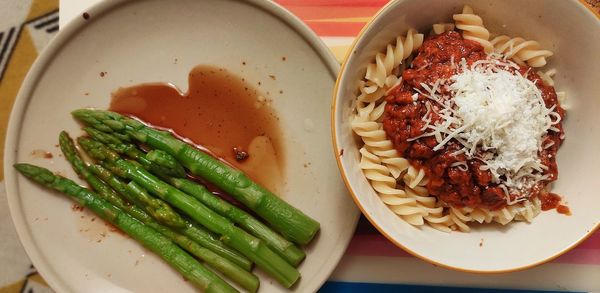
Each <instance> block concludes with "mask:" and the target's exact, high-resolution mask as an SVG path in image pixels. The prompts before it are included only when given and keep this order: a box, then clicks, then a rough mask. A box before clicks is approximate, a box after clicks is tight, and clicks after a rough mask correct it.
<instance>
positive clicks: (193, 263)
mask: <svg viewBox="0 0 600 293" xmlns="http://www.w3.org/2000/svg"><path fill="white" fill-rule="evenodd" d="M14 167H15V169H17V171H19V172H20V173H21V174H23V175H24V176H26V177H27V178H29V179H31V180H33V181H35V182H37V183H39V184H41V185H43V186H46V187H48V188H51V189H54V190H56V191H59V192H62V193H64V194H66V195H68V196H70V197H71V198H73V199H74V200H75V201H76V202H78V203H79V204H81V205H82V206H85V207H87V208H89V209H90V210H92V211H93V212H94V213H95V214H97V215H98V216H99V217H101V218H102V219H104V220H106V221H108V222H109V223H111V224H113V225H115V226H116V227H118V228H119V229H121V230H122V231H123V232H125V233H126V234H128V235H129V236H131V237H132V238H133V239H135V240H137V241H139V242H140V243H141V244H142V245H144V246H145V247H146V248H148V249H149V250H150V251H152V252H154V253H156V254H157V255H158V256H160V257H161V258H162V259H163V260H165V261H166V262H167V263H169V264H170V265H171V266H172V267H173V268H174V269H176V270H177V271H178V272H180V273H181V274H182V275H183V276H184V277H185V278H186V279H188V280H189V281H190V282H192V283H193V284H194V285H196V286H198V287H199V288H200V289H201V290H203V291H204V292H237V290H236V289H234V288H233V287H231V285H229V284H227V283H226V282H225V281H224V280H223V279H221V278H220V277H219V276H218V275H216V274H215V273H213V272H212V271H210V270H209V269H207V268H206V267H205V266H203V265H202V264H201V263H199V262H198V261H197V260H196V259H194V258H193V257H192V256H190V255H189V254H187V253H186V252H185V251H184V250H182V249H181V248H180V247H179V246H177V245H176V244H174V243H173V242H171V240H169V239H168V238H167V237H165V236H163V235H162V234H160V233H159V232H157V231H155V230H154V229H152V228H150V227H149V226H146V225H144V224H143V223H141V222H140V221H138V220H136V219H135V218H133V217H132V216H130V215H129V214H127V213H125V212H123V211H121V210H120V209H118V208H116V207H114V206H113V205H111V204H109V203H108V202H106V201H105V200H103V199H101V198H100V197H99V196H98V195H97V194H96V193H94V192H92V191H89V190H87V189H85V188H84V187H81V186H79V185H77V184H76V183H75V182H73V181H71V180H69V179H66V178H64V177H61V176H57V175H54V174H52V172H50V171H49V170H47V169H44V168H41V167H37V166H33V165H29V164H15V165H14Z"/></svg>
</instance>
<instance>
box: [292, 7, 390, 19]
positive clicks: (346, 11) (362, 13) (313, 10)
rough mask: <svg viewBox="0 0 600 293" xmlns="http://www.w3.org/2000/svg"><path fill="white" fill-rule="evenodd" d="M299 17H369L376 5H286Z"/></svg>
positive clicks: (376, 8)
mask: <svg viewBox="0 0 600 293" xmlns="http://www.w3.org/2000/svg"><path fill="white" fill-rule="evenodd" d="M285 8H287V9H289V10H290V11H291V12H292V13H294V14H295V15H296V16H298V17H299V18H300V19H302V20H304V21H307V20H321V19H335V18H348V17H371V16H373V15H375V12H377V11H378V10H379V8H378V7H323V6H286V7H285Z"/></svg>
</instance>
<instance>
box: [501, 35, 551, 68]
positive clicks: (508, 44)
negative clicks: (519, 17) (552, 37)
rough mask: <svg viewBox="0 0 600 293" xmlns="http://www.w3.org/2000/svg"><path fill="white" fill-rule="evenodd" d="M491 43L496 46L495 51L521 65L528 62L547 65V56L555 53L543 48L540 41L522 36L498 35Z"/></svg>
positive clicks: (530, 64) (534, 64)
mask: <svg viewBox="0 0 600 293" xmlns="http://www.w3.org/2000/svg"><path fill="white" fill-rule="evenodd" d="M491 44H492V46H494V52H496V53H500V54H503V55H504V56H506V57H507V58H510V59H513V60H514V61H515V62H517V63H518V64H520V65H523V64H527V65H529V66H531V67H542V66H544V65H546V63H547V61H546V58H548V57H550V56H552V55H553V53H552V51H550V50H544V49H542V46H541V45H540V44H539V43H538V42H536V41H533V40H529V41H527V40H525V39H523V38H521V37H516V38H510V37H508V36H498V37H495V38H494V39H493V40H492V41H491Z"/></svg>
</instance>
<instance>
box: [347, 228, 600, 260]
mask: <svg viewBox="0 0 600 293" xmlns="http://www.w3.org/2000/svg"><path fill="white" fill-rule="evenodd" d="M346 254H347V255H353V256H388V257H412V256H411V255H410V254H409V253H408V252H406V251H404V250H402V249H400V248H398V247H396V246H395V245H394V244H393V243H392V242H390V241H388V240H387V239H386V238H385V237H383V236H382V235H380V234H356V235H354V237H353V238H352V241H351V242H350V245H349V246H348V249H347V250H346ZM553 262H554V263H564V264H596V265H600V231H598V232H596V233H595V234H593V235H592V236H590V238H588V239H587V240H586V241H585V242H583V243H581V244H580V245H579V246H578V247H576V248H574V249H573V250H571V251H569V252H567V253H565V254H564V255H562V256H560V257H559V258H557V259H555V260H554V261H553Z"/></svg>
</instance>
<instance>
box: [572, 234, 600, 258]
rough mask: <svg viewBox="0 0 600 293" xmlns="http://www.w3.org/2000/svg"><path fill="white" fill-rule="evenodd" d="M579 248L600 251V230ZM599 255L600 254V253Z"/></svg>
mask: <svg viewBox="0 0 600 293" xmlns="http://www.w3.org/2000/svg"><path fill="white" fill-rule="evenodd" d="M577 248H584V249H599V250H600V230H598V231H596V233H594V234H592V236H590V238H588V239H586V240H585V241H584V242H583V243H581V244H579V245H578V246H577ZM598 254H600V252H598Z"/></svg>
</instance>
